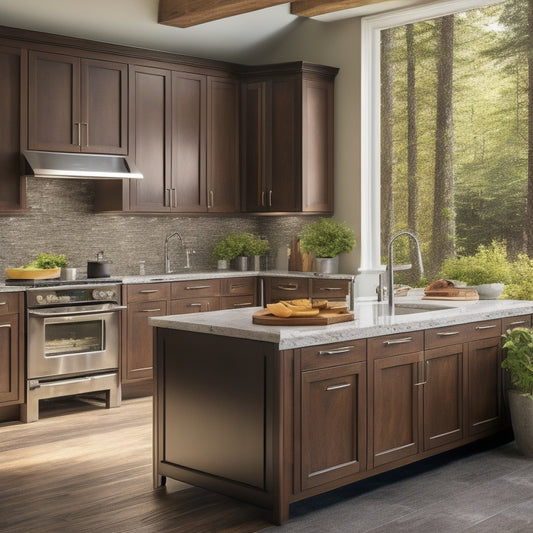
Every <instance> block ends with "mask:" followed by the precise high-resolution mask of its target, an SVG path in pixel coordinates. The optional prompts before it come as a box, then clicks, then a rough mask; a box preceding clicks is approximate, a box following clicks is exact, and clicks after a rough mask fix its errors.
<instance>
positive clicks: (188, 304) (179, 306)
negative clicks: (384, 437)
mask: <svg viewBox="0 0 533 533" xmlns="http://www.w3.org/2000/svg"><path fill="white" fill-rule="evenodd" d="M219 309H220V297H219V296H205V297H201V298H199V297H196V298H184V299H183V300H172V301H171V302H170V314H171V315H181V314H186V313H205V312H206V311H218V310H219Z"/></svg>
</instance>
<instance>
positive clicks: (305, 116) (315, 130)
mask: <svg viewBox="0 0 533 533" xmlns="http://www.w3.org/2000/svg"><path fill="white" fill-rule="evenodd" d="M275 67H276V66H275V65H274V66H273V67H271V68H269V69H266V70H265V68H263V69H261V68H257V69H251V71H250V72H249V73H247V74H246V76H245V81H244V82H243V87H242V103H241V106H242V114H243V121H242V122H243V126H242V141H241V145H242V150H243V154H242V158H241V161H242V163H241V164H242V176H243V184H242V192H241V197H242V204H243V206H242V207H243V210H245V211H251V212H265V211H266V212H317V213H325V212H332V211H333V106H334V102H333V83H334V78H335V75H336V72H337V70H336V69H332V68H329V67H317V66H313V65H307V64H303V63H294V64H285V65H279V66H278V69H279V70H278V72H276V68H275Z"/></svg>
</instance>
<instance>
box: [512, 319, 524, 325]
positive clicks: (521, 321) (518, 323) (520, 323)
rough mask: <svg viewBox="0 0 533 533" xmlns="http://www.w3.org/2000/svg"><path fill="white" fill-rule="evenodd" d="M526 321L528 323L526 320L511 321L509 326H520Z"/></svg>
mask: <svg viewBox="0 0 533 533" xmlns="http://www.w3.org/2000/svg"><path fill="white" fill-rule="evenodd" d="M525 323H526V321H525V320H517V321H516V322H511V323H510V324H508V326H520V325H522V324H525Z"/></svg>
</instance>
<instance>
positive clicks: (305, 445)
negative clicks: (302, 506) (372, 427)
mask: <svg viewBox="0 0 533 533" xmlns="http://www.w3.org/2000/svg"><path fill="white" fill-rule="evenodd" d="M301 380H302V383H301V390H302V393H301V394H302V399H301V405H302V413H301V419H302V422H301V424H302V436H301V447H302V448H301V457H302V479H301V484H302V490H306V489H309V488H311V487H316V486H317V485H321V484H323V483H326V482H328V481H332V480H335V479H338V478H340V477H343V476H347V475H353V474H357V473H358V472H361V471H362V470H364V469H365V465H366V431H365V427H366V364H365V363H354V364H349V365H340V366H334V367H330V368H323V369H320V370H312V371H309V372H302V374H301Z"/></svg>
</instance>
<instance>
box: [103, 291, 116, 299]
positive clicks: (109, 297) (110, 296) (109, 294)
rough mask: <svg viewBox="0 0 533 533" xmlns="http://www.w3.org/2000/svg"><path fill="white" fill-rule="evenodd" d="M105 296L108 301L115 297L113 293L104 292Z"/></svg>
mask: <svg viewBox="0 0 533 533" xmlns="http://www.w3.org/2000/svg"><path fill="white" fill-rule="evenodd" d="M105 294H106V296H107V299H108V300H112V299H113V298H114V297H115V291H106V293H105Z"/></svg>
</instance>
